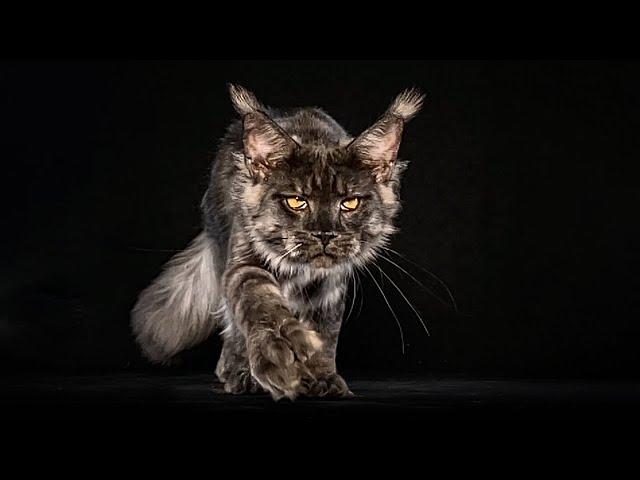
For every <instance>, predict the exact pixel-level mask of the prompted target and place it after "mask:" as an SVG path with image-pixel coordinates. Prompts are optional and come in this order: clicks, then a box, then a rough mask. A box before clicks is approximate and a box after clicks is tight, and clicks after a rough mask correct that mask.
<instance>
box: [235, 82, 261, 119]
mask: <svg viewBox="0 0 640 480" xmlns="http://www.w3.org/2000/svg"><path fill="white" fill-rule="evenodd" d="M228 87H229V96H230V97H231V103H233V108H235V110H236V112H238V113H239V114H240V115H243V116H244V115H247V114H249V113H254V112H262V111H264V110H265V108H264V105H262V104H261V103H260V101H259V100H258V99H257V98H256V96H255V95H254V94H253V93H252V92H250V91H249V90H247V89H246V88H244V87H241V86H240V85H234V84H232V83H229V84H228Z"/></svg>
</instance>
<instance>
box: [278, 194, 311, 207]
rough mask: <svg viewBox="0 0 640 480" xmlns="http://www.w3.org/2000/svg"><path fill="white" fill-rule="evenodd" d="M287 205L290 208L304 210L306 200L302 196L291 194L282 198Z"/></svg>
mask: <svg viewBox="0 0 640 480" xmlns="http://www.w3.org/2000/svg"><path fill="white" fill-rule="evenodd" d="M284 201H285V203H286V204H287V206H288V207H289V208H290V209H292V210H304V209H305V208H307V201H306V200H305V199H304V198H302V197H297V196H295V195H294V196H291V197H285V199H284Z"/></svg>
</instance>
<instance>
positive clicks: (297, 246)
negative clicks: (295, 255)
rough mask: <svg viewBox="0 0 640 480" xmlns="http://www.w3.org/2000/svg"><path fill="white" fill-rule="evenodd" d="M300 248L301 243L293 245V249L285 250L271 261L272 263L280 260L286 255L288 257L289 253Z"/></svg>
mask: <svg viewBox="0 0 640 480" xmlns="http://www.w3.org/2000/svg"><path fill="white" fill-rule="evenodd" d="M301 246H302V244H301V243H298V244H297V245H295V246H294V247H291V248H290V249H289V250H287V251H286V252H284V253H283V254H282V255H280V256H279V257H276V258H275V259H274V260H273V263H275V262H277V261H279V260H282V259H283V258H284V257H286V256H287V255H289V254H290V253H292V252H294V251H296V250H297V249H299V248H300V247H301Z"/></svg>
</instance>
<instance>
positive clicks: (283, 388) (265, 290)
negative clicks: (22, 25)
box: [223, 265, 323, 400]
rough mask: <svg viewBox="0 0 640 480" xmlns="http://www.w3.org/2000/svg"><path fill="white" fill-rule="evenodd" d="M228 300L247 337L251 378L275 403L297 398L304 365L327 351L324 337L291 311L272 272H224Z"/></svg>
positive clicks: (244, 268)
mask: <svg viewBox="0 0 640 480" xmlns="http://www.w3.org/2000/svg"><path fill="white" fill-rule="evenodd" d="M223 282H224V284H225V290H226V298H227V302H228V305H229V308H230V314H231V316H232V319H233V322H234V325H235V327H237V328H238V330H239V331H240V332H241V333H242V334H243V335H244V338H245V341H246V349H247V357H248V360H249V368H250V371H251V375H252V376H253V378H255V380H256V381H257V382H258V383H259V384H260V385H261V386H262V387H263V388H264V389H265V390H267V391H268V392H269V393H270V394H271V395H272V397H273V398H274V399H276V400H277V399H280V398H282V397H288V398H291V399H293V398H295V397H296V396H297V395H298V393H299V390H298V389H299V386H300V383H301V380H302V378H303V376H304V375H305V374H306V372H307V371H308V369H307V367H306V365H305V363H306V362H307V361H308V360H309V359H310V358H312V357H313V356H314V354H315V353H316V352H318V351H319V350H321V349H322V346H323V345H322V340H321V339H320V337H319V335H318V334H317V333H316V332H315V331H313V330H312V329H311V328H309V327H308V326H307V325H305V324H303V323H301V322H300V321H299V320H298V319H297V318H296V317H295V316H294V314H293V313H292V312H291V310H290V308H289V307H288V305H287V301H286V299H285V298H284V297H283V295H282V292H281V290H280V286H279V284H278V282H277V280H276V279H275V278H274V276H273V275H272V274H271V273H269V272H268V271H266V270H264V269H262V268H259V267H255V266H246V265H241V266H236V267H232V268H230V269H229V270H227V272H225V275H224V279H223Z"/></svg>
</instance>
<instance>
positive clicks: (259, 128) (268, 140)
mask: <svg viewBox="0 0 640 480" xmlns="http://www.w3.org/2000/svg"><path fill="white" fill-rule="evenodd" d="M242 141H243V144H244V156H245V159H246V164H247V168H249V170H250V171H251V173H252V174H253V175H254V176H255V177H258V178H262V179H264V178H266V177H267V176H268V174H269V171H270V170H272V169H274V168H275V167H277V166H278V165H279V164H280V163H281V162H282V161H285V160H286V159H287V158H289V157H290V156H291V154H292V153H293V150H294V148H295V146H296V142H295V141H294V140H293V139H292V138H291V137H290V136H289V134H287V132H285V131H284V130H282V128H280V127H279V126H278V125H277V124H276V123H275V122H274V121H273V120H271V118H269V117H268V116H267V115H266V114H265V113H263V112H253V113H248V114H247V115H245V116H244V119H243V134H242Z"/></svg>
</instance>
